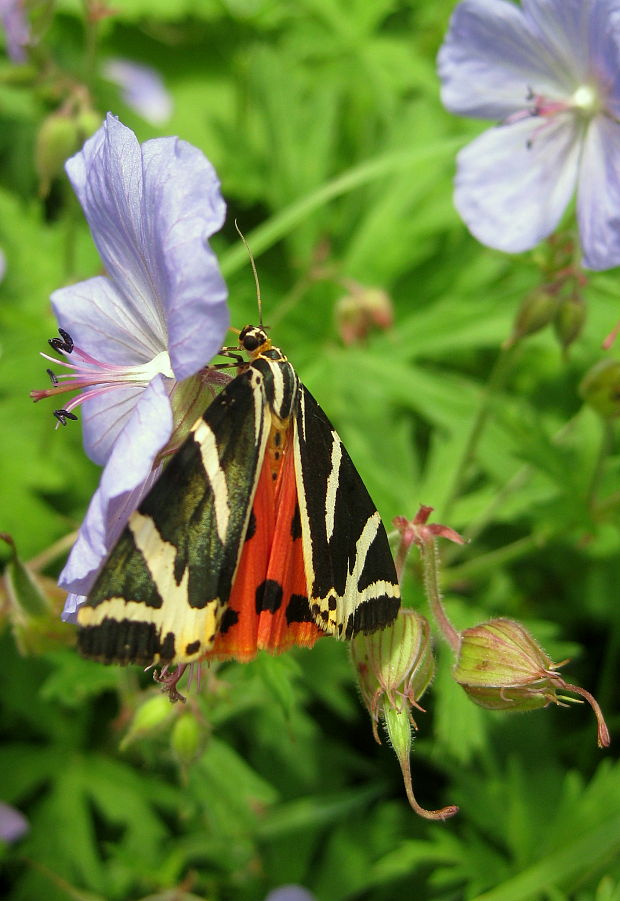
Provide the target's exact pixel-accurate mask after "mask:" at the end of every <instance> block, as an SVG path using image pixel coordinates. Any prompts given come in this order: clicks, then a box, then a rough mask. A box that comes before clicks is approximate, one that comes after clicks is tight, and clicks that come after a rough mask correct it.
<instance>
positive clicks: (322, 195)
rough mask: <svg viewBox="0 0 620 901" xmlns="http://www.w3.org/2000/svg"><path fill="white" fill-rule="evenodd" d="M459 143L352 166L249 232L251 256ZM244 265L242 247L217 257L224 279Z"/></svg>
mask: <svg viewBox="0 0 620 901" xmlns="http://www.w3.org/2000/svg"><path fill="white" fill-rule="evenodd" d="M462 143H463V139H462V138H458V139H457V138H450V139H446V140H444V141H439V142H437V143H435V144H431V145H430V146H428V147H423V148H417V149H416V150H407V151H399V152H397V153H388V154H385V155H384V156H381V157H377V158H376V159H372V160H368V161H366V162H364V163H360V164H359V165H358V166H354V167H353V169H349V170H348V171H347V172H344V173H343V174H342V175H339V176H338V177H337V178H335V179H333V180H332V181H330V182H328V183H327V184H326V185H323V186H322V187H320V188H318V189H317V190H316V191H314V192H312V193H311V194H307V195H306V196H305V197H302V198H301V199H299V200H296V201H295V202H294V203H292V204H290V206H288V207H285V208H284V209H283V210H282V211H281V212H279V213H278V214H277V215H275V216H272V217H271V219H268V220H267V222H265V223H263V225H260V226H259V227H258V228H256V229H254V231H253V232H250V234H249V235H247V240H248V244H249V245H250V247H251V248H252V254H253V255H254V257H258V256H260V254H261V253H263V252H264V251H265V250H268V249H269V248H270V247H273V245H274V244H276V243H277V241H279V240H280V239H281V238H283V237H284V236H285V235H287V234H288V233H289V232H290V231H292V229H293V228H295V227H296V226H297V225H299V223H300V222H303V220H304V219H307V218H308V216H309V215H310V214H311V213H313V212H314V210H316V209H319V208H320V207H322V206H325V205H326V204H327V203H329V202H330V201H331V200H334V198H336V197H341V196H342V195H343V194H348V193H350V192H351V191H354V190H356V189H357V188H360V187H362V186H363V185H367V184H370V183H371V182H373V181H376V180H377V179H379V178H383V177H384V176H386V175H390V174H391V173H393V172H398V171H400V170H401V169H411V168H413V167H414V166H417V165H419V164H420V163H422V162H424V161H425V160H427V159H429V158H430V159H432V158H436V157H438V156H446V157H448V156H450V155H451V154H452V153H453V152H454V151H455V150H457V149H458V148H459V147H460V146H461V144H462ZM246 265H247V252H246V249H245V247H243V245H242V244H237V245H235V246H234V247H232V248H230V250H228V251H227V252H226V253H224V254H222V256H221V257H220V268H221V270H222V274H223V275H224V277H225V278H227V277H229V276H231V275H232V274H233V273H235V272H237V271H238V270H239V269H241V268H243V266H246Z"/></svg>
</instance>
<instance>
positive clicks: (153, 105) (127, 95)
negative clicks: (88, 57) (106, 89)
mask: <svg viewBox="0 0 620 901" xmlns="http://www.w3.org/2000/svg"><path fill="white" fill-rule="evenodd" d="M103 75H104V77H105V78H107V79H108V81H113V82H114V84H117V85H118V86H119V87H120V88H121V96H122V98H123V100H124V101H125V103H126V104H127V106H129V107H131V109H133V110H135V111H136V112H137V113H138V114H139V115H140V116H142V118H143V119H146V121H147V122H150V123H151V125H163V124H164V123H165V122H167V121H168V119H169V118H170V116H171V115H172V97H171V96H170V94H169V92H168V91H167V90H166V86H165V85H164V82H163V80H162V77H161V75H160V74H159V72H157V71H156V70H155V69H152V68H151V67H150V66H144V65H141V64H140V63H134V62H132V61H131V60H128V59H109V60H107V61H106V62H105V63H104V66H103Z"/></svg>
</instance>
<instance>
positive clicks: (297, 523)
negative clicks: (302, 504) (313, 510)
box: [291, 501, 301, 541]
mask: <svg viewBox="0 0 620 901" xmlns="http://www.w3.org/2000/svg"><path fill="white" fill-rule="evenodd" d="M291 538H292V539H293V541H297V539H298V538H301V515H300V513H299V503H298V502H297V501H296V502H295V512H294V513H293V518H292V520H291Z"/></svg>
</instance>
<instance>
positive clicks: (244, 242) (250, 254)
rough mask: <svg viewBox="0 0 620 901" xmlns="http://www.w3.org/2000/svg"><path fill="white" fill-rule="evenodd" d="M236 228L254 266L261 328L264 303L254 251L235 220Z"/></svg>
mask: <svg viewBox="0 0 620 901" xmlns="http://www.w3.org/2000/svg"><path fill="white" fill-rule="evenodd" d="M235 228H236V229H237V234H238V235H239V237H240V238H241V240H242V241H243V246H244V247H245V249H246V250H247V252H248V256H249V258H250V265H251V266H252V272H253V273H254V284H255V285H256V302H257V304H258V324H259V325H260V327H261V328H262V327H263V301H262V299H261V296H260V283H259V281H258V272H257V271H256V263H255V262H254V257H253V256H252V251H251V250H250V245H249V244H248V242H247V241H246V240H245V235H244V234H243V232H242V231H241V229H240V228H239V226H238V225H237V220H236V219H235Z"/></svg>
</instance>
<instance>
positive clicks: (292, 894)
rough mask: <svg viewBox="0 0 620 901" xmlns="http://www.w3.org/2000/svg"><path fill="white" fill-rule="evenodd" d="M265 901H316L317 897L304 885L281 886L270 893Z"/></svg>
mask: <svg viewBox="0 0 620 901" xmlns="http://www.w3.org/2000/svg"><path fill="white" fill-rule="evenodd" d="M265 901H316V897H315V896H314V895H313V894H312V892H309V891H308V889H306V888H304V887H303V886H302V885H295V884H291V885H281V886H279V887H278V888H276V889H273V891H271V892H269V894H268V895H267V897H266V898H265Z"/></svg>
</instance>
